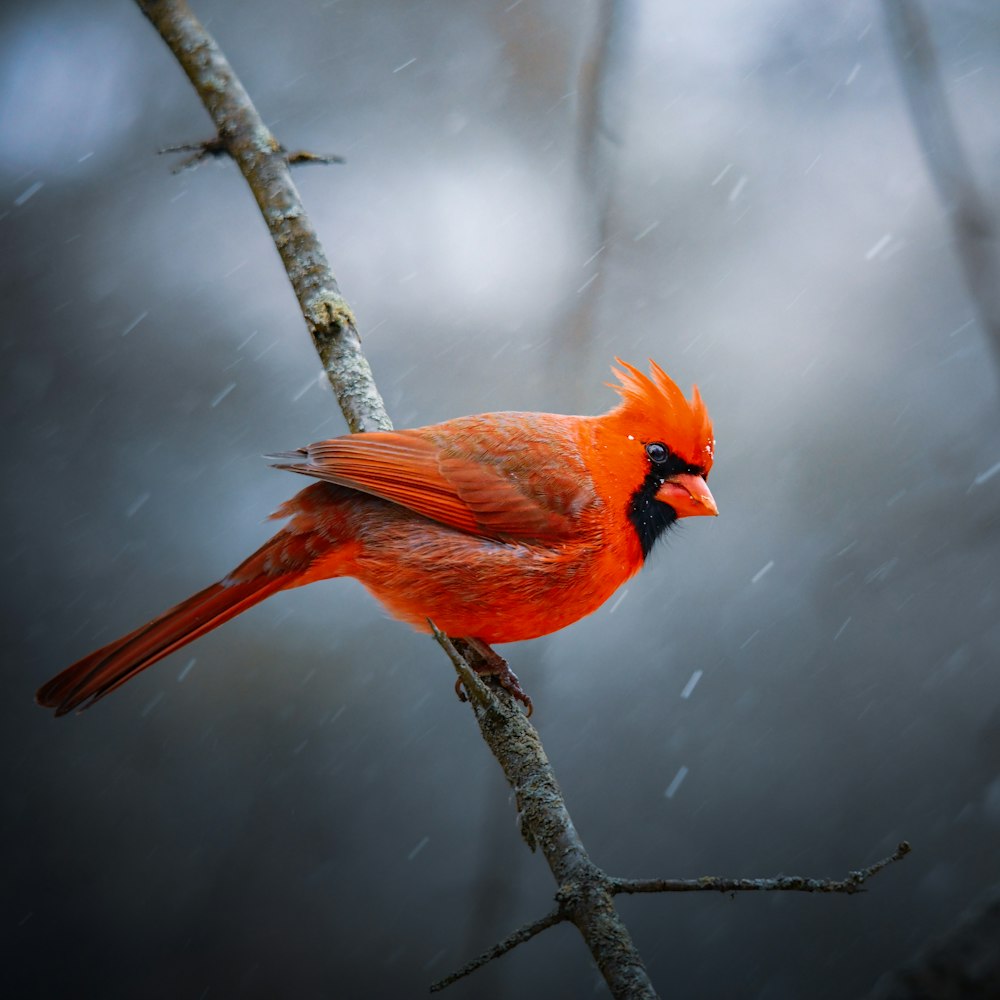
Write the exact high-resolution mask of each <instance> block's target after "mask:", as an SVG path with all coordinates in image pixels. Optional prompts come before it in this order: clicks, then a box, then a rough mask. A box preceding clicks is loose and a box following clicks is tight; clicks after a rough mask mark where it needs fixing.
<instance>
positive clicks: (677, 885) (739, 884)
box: [611, 840, 911, 896]
mask: <svg viewBox="0 0 1000 1000" xmlns="http://www.w3.org/2000/svg"><path fill="white" fill-rule="evenodd" d="M910 850H911V848H910V845H909V844H908V843H907V842H906V841H905V840H904V841H903V842H902V843H901V844H900V845H899V847H897V848H896V850H895V851H893V853H892V854H890V855H889V856H888V857H886V858H882V860H881V861H876V862H875V864H873V865H869V866H868V867H867V868H862V869H860V870H859V871H853V872H848V874H847V877H846V878H843V879H830V878H804V877H802V876H801V875H775V876H773V877H771V878H717V877H716V876H714V875H706V876H704V877H702V878H648V879H647V878H642V879H638V878H616V879H612V880H611V882H612V887H611V892H612V893H613V894H614V895H618V894H619V893H631V892H842V893H846V894H847V895H848V896H851V895H853V894H854V893H856V892H864V891H865V890H864V889H863V888H862V886H863V885H864V883H865V882H867V881H868V879H870V878H872V877H873V876H874V875H877V874H878V873H879V872H880V871H882V869H883V868H885V867H887V866H888V865H891V864H892V863H893V862H894V861H902V859H903V858H905V857H906V855H907V854H909V853H910Z"/></svg>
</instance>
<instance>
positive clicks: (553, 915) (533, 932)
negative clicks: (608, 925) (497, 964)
mask: <svg viewBox="0 0 1000 1000" xmlns="http://www.w3.org/2000/svg"><path fill="white" fill-rule="evenodd" d="M568 919H569V918H568V917H567V916H566V914H564V913H563V912H562V910H560V909H559V908H558V907H557V908H556V909H554V910H552V911H551V912H550V913H546V914H545V916H544V917H541V918H540V919H538V920H536V921H534V922H533V923H530V924H525V925H524V926H523V927H518V929H517V930H516V931H514V933H513V934H510V935H508V936H507V937H505V938H504V939H503V940H502V941H498V942H497V943H496V944H495V945H493V947H492V948H490V949H489V950H488V951H484V952H483V953H482V954H481V955H480V956H479V957H478V958H474V959H473V960H472V961H471V962H468V963H466V964H465V965H463V966H462V968H461V969H456V970H455V971H454V972H452V973H450V974H449V975H447V976H445V977H444V979H439V980H438V981H437V982H436V983H431V989H430V991H431V993H439V992H440V991H441V990H443V989H446V988H447V987H449V986H451V984H452V983H457V982H458V981H459V980H460V979H464V978H465V977H466V976H468V975H470V974H471V973H473V972H475V971H476V969H481V968H482V967H483V966H484V965H486V964H487V963H488V962H492V961H493V959H495V958H499V957H500V956H501V955H506V954H507V952H508V951H513V949H514V948H516V947H517V946H518V945H519V944H524V943H525V942H526V941H530V940H531V939H532V938H533V937H536V936H537V935H539V934H541V933H542V931H547V930H548V929H549V928H550V927H555V925H556V924H561V923H563V922H564V921H565V920H568Z"/></svg>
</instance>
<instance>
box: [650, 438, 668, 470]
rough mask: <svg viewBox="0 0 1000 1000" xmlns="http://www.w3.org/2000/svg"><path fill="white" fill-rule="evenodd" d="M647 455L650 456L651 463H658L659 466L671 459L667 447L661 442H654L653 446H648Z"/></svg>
mask: <svg viewBox="0 0 1000 1000" xmlns="http://www.w3.org/2000/svg"><path fill="white" fill-rule="evenodd" d="M646 454H647V455H648V456H649V460H650V461H651V462H656V464H657V465H660V464H662V463H663V462H665V461H666V460H667V459H668V458H669V457H670V452H669V451H667V448H666V446H665V445H663V444H661V443H660V442H659V441H653V442H652V443H651V444H647V445H646Z"/></svg>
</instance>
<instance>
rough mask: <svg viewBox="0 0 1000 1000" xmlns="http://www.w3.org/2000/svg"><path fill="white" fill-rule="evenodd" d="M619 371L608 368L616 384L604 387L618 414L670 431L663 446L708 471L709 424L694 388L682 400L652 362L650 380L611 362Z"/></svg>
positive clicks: (629, 367)
mask: <svg viewBox="0 0 1000 1000" xmlns="http://www.w3.org/2000/svg"><path fill="white" fill-rule="evenodd" d="M615 361H616V362H618V364H619V365H621V368H612V369H611V370H612V372H614V374H615V376H616V377H617V378H618V382H619V383H620V384H618V385H616V384H615V383H614V382H608V383H607V384H608V385H609V386H610V387H611V388H612V389H614V390H615V392H617V393H618V395H619V396H621V397H622V406H621V407H620V410H621V411H622V412H623V415H632V414H634V415H635V416H636V417H637V418H640V419H642V422H643V423H647V422H648V421H649V420H650V419H652V420H655V421H656V422H657V423H658V424H659V423H660V422H662V423H663V424H665V425H666V426H667V427H669V429H670V440H669V441H667V442H666V444H667V445H668V446H669V447H670V448H671V449H672V450H674V451H675V452H677V453H678V454H679V455H681V456H682V457H683V458H684V459H685V460H686V461H689V462H691V463H692V464H695V465H698V466H700V467H703V468H704V469H705V471H706V472H707V471H708V470H709V469H710V468H711V467H712V460H713V458H714V450H715V438H714V437H713V435H712V421H711V420H710V419H709V416H708V411H707V410H706V409H705V404H704V403H703V402H702V399H701V394H700V393H699V392H698V387H697V386H696V385H695V386H692V387H691V399H690V400H688V399H686V398H685V396H684V393H683V392H681V390H680V389H679V388H678V386H677V384H676V383H675V382H674V380H673V379H672V378H670V376H669V375H667V373H666V372H665V371H664V370H663V369H662V368H661V367H660V366H659V365H658V364H657V363H656V362H655V361H653V360H652V359H650V362H649V370H650V375H651V376H652V377H650V376H647V375H644V374H643V373H642V372H641V371H639V369H638V368H635V367H634V366H632V365H630V364H628V362H626V361H622V359H621V358H615Z"/></svg>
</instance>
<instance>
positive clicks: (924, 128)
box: [882, 0, 1000, 364]
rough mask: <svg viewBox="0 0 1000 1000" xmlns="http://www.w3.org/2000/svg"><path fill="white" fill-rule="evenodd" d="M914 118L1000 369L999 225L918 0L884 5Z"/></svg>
mask: <svg viewBox="0 0 1000 1000" xmlns="http://www.w3.org/2000/svg"><path fill="white" fill-rule="evenodd" d="M882 10H883V13H884V15H885V23H886V27H887V28H888V32H889V39H890V42H891V48H892V52H893V55H894V56H895V59H896V65H897V67H898V69H899V78H900V81H901V82H902V85H903V92H904V94H905V95H906V102H907V104H908V105H909V108H910V118H911V120H912V122H913V128H914V131H915V132H916V134H917V139H918V140H919V142H920V146H921V149H922V150H923V154H924V161H925V162H926V164H927V170H928V172H929V173H930V175H931V179H932V180H933V182H934V184H935V186H936V187H937V190H938V194H939V195H940V197H941V201H942V203H943V204H944V207H945V210H946V211H947V213H948V216H949V218H950V220H951V226H952V231H953V233H954V237H955V252H956V254H957V255H958V260H959V263H960V265H961V268H962V275H963V277H964V278H965V285H966V288H968V291H969V296H970V297H971V299H972V304H973V307H974V309H975V311H976V314H977V316H978V319H979V323H980V325H981V326H982V328H983V331H984V332H985V334H986V336H987V339H988V341H989V343H990V346H991V347H992V349H993V352H994V357H995V359H996V362H997V364H1000V242H998V241H1000V226H998V223H997V218H996V213H995V212H993V210H992V209H991V208H990V205H989V203H988V202H987V200H986V198H985V197H984V196H983V194H982V192H981V191H980V189H979V187H978V185H977V184H976V180H975V177H974V176H973V173H972V169H971V168H970V166H969V160H968V157H967V156H966V154H965V150H964V149H963V147H962V143H961V140H960V139H959V136H958V130H957V129H956V128H955V122H954V119H953V117H952V113H951V109H950V108H949V106H948V99H947V97H946V96H945V92H944V86H943V84H942V82H941V71H940V69H939V67H938V61H937V57H936V55H935V53H934V43H933V42H932V41H931V35H930V29H929V27H928V24H927V16H926V14H925V13H924V10H923V8H922V7H921V5H920V3H919V2H918V0H882Z"/></svg>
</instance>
